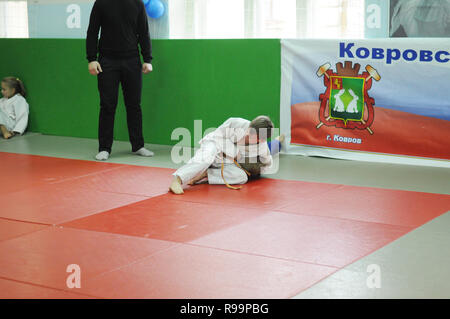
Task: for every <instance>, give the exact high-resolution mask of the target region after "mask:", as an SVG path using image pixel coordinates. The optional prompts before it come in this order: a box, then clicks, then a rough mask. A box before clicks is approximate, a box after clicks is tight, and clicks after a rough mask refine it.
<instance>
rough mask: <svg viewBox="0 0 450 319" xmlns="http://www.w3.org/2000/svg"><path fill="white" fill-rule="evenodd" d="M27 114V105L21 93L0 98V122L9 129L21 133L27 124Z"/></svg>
mask: <svg viewBox="0 0 450 319" xmlns="http://www.w3.org/2000/svg"><path fill="white" fill-rule="evenodd" d="M28 114H29V105H28V103H27V101H26V100H25V98H24V97H23V96H22V95H20V94H16V95H14V96H13V97H11V98H9V99H7V98H1V99H0V124H2V125H5V126H6V128H7V129H8V130H9V131H14V132H18V133H20V134H23V132H25V129H26V128H27V125H28Z"/></svg>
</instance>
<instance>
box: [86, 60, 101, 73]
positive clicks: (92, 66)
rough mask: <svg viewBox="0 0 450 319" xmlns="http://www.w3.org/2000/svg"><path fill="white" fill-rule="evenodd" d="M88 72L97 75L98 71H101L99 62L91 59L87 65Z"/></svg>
mask: <svg viewBox="0 0 450 319" xmlns="http://www.w3.org/2000/svg"><path fill="white" fill-rule="evenodd" d="M88 69H89V73H90V74H92V75H98V74H99V73H100V72H103V70H102V67H101V66H100V63H98V62H97V61H92V62H90V63H89V65H88Z"/></svg>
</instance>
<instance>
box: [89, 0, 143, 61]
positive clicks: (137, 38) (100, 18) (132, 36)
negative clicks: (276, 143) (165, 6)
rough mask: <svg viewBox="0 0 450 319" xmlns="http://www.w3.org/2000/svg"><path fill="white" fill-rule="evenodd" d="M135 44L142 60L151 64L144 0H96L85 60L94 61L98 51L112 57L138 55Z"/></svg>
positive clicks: (90, 21) (90, 23) (92, 12)
mask: <svg viewBox="0 0 450 319" xmlns="http://www.w3.org/2000/svg"><path fill="white" fill-rule="evenodd" d="M100 29H101V35H100V41H98V33H99V30H100ZM138 44H139V45H140V47H141V54H142V57H143V60H144V62H145V63H151V60H152V45H151V40H150V33H149V30H148V20H147V13H146V12H145V6H144V2H143V1H142V0H96V1H95V3H94V6H93V7H92V11H91V17H90V20H89V28H88V31H87V36H86V54H87V56H86V57H87V59H88V61H89V62H92V61H96V60H97V54H98V53H100V55H101V56H105V57H111V58H130V57H136V56H139V48H138Z"/></svg>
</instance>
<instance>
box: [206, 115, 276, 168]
mask: <svg viewBox="0 0 450 319" xmlns="http://www.w3.org/2000/svg"><path fill="white" fill-rule="evenodd" d="M249 127H250V121H249V120H246V119H243V118H239V117H232V118H229V119H228V120H226V121H225V122H224V123H223V124H222V125H220V126H219V127H218V128H217V129H216V130H215V131H213V132H211V133H209V134H208V135H206V136H205V137H204V138H203V139H202V140H201V141H200V142H199V143H200V144H202V143H204V142H206V141H213V142H215V144H216V147H217V149H218V150H219V151H220V152H223V153H224V154H226V155H227V156H229V157H230V158H235V157H236V156H237V155H238V153H240V155H241V156H249V157H255V156H259V158H260V160H261V162H262V163H264V164H266V166H265V167H263V168H261V173H262V174H264V173H265V172H266V171H268V170H269V169H270V168H272V156H271V155H270V150H269V147H268V146H267V143H266V142H263V143H260V144H254V145H247V146H245V145H237V144H236V143H237V142H238V141H240V140H241V139H242V138H243V137H244V136H245V134H246V133H247V130H248V128H249Z"/></svg>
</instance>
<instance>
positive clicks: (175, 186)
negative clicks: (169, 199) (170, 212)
mask: <svg viewBox="0 0 450 319" xmlns="http://www.w3.org/2000/svg"><path fill="white" fill-rule="evenodd" d="M169 190H170V191H171V192H172V193H174V194H176V195H181V194H184V191H183V187H182V186H181V179H180V178H179V177H178V176H175V177H174V179H173V181H172V184H170V187H169Z"/></svg>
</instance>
